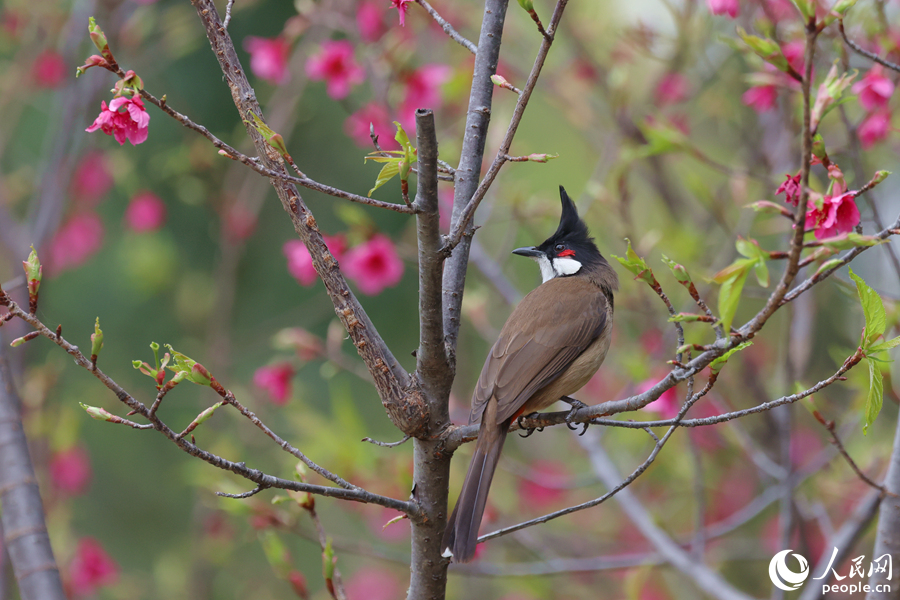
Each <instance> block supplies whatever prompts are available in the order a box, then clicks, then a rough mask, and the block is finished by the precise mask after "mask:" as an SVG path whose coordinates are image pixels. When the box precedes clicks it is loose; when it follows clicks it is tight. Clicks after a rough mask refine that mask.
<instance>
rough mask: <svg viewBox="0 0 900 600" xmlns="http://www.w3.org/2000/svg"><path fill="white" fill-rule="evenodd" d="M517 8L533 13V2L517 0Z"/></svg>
mask: <svg viewBox="0 0 900 600" xmlns="http://www.w3.org/2000/svg"><path fill="white" fill-rule="evenodd" d="M519 6H521V7H522V8H524V9H525V10H526V11H528V12H534V2H532V1H531V0H519Z"/></svg>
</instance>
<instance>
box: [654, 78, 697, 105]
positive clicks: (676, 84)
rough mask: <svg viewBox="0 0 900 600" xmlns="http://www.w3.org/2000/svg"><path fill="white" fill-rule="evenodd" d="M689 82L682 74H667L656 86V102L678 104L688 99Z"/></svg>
mask: <svg viewBox="0 0 900 600" xmlns="http://www.w3.org/2000/svg"><path fill="white" fill-rule="evenodd" d="M688 88H689V85H688V82H687V79H685V78H684V75H682V74H681V73H666V74H665V75H663V76H662V79H660V80H659V83H657V84H656V102H657V103H659V104H661V105H666V104H678V103H679V102H683V101H684V100H686V99H687V97H688Z"/></svg>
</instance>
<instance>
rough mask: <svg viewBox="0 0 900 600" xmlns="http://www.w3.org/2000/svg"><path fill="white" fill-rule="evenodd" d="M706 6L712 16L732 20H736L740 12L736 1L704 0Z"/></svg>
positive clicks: (739, 6)
mask: <svg viewBox="0 0 900 600" xmlns="http://www.w3.org/2000/svg"><path fill="white" fill-rule="evenodd" d="M706 6H708V7H709V12H711V13H712V14H714V15H728V16H729V17H731V18H732V19H736V18H737V16H738V13H739V12H740V10H741V5H740V3H739V2H738V0H706Z"/></svg>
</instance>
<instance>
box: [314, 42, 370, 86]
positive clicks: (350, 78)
mask: <svg viewBox="0 0 900 600" xmlns="http://www.w3.org/2000/svg"><path fill="white" fill-rule="evenodd" d="M306 74H307V75H308V76H309V78H310V79H313V80H315V81H322V80H324V81H325V82H326V83H327V90H328V95H329V96H331V97H332V98H334V99H335V100H341V99H343V98H346V97H347V94H349V93H350V88H351V87H353V86H354V85H356V84H358V83H362V82H363V80H364V79H365V78H366V72H365V71H363V68H362V67H360V66H359V64H358V63H357V62H356V59H355V58H353V44H351V43H350V42H348V41H347V40H338V41H334V40H328V41H326V42H324V43H323V44H322V51H321V52H319V53H318V54H316V55H314V56H310V57H309V59H308V60H307V61H306Z"/></svg>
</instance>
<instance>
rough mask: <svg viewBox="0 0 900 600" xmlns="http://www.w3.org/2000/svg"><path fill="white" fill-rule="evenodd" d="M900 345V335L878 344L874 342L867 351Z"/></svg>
mask: <svg viewBox="0 0 900 600" xmlns="http://www.w3.org/2000/svg"><path fill="white" fill-rule="evenodd" d="M897 346H900V336H897V337H895V338H894V339H892V340H888V341H886V342H881V343H880V344H875V345H874V346H869V349H868V350H867V352H869V353H874V352H881V351H882V350H890V349H891V348H896V347H897Z"/></svg>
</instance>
